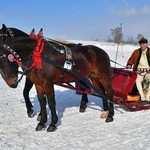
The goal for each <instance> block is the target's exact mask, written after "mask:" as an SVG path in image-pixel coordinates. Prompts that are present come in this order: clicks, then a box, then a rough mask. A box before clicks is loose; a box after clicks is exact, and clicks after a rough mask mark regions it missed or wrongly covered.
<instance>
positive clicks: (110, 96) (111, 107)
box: [101, 75, 114, 122]
mask: <svg viewBox="0 0 150 150" xmlns="http://www.w3.org/2000/svg"><path fill="white" fill-rule="evenodd" d="M101 83H102V85H103V87H104V89H105V91H106V96H107V97H108V100H103V104H104V110H105V111H107V109H108V116H107V118H106V120H105V121H106V122H112V121H113V116H114V105H113V89H112V87H111V83H110V79H109V77H107V76H105V75H102V76H101ZM107 105H108V106H107Z"/></svg>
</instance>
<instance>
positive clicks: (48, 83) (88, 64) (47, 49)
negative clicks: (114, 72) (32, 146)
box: [0, 38, 114, 131]
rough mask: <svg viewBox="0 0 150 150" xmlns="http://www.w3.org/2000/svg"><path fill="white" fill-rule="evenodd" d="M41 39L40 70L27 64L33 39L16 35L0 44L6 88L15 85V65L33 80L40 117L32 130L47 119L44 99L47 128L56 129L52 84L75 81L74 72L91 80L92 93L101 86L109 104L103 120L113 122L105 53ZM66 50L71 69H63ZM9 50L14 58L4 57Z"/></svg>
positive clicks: (37, 128)
mask: <svg viewBox="0 0 150 150" xmlns="http://www.w3.org/2000/svg"><path fill="white" fill-rule="evenodd" d="M43 41H44V49H43V52H42V54H41V56H42V60H43V61H42V62H41V63H40V66H41V67H42V68H40V69H37V68H36V67H35V66H34V67H33V68H31V67H29V66H30V65H31V64H32V63H33V59H34V58H32V56H33V50H34V49H35V47H37V40H36V39H30V38H16V39H15V40H12V41H11V42H10V43H9V44H7V46H3V45H2V46H1V47H0V64H2V65H1V66H0V69H1V72H2V74H3V77H4V76H5V77H4V80H5V82H6V83H7V84H8V85H9V86H10V87H13V88H14V87H17V85H18V82H17V80H16V77H15V76H16V75H17V73H18V65H20V66H21V67H22V68H23V70H25V74H26V76H27V77H29V79H30V80H31V81H32V82H34V83H35V86H36V90H37V91H38V93H39V95H38V99H39V101H40V106H41V120H40V122H39V123H38V125H37V127H36V130H37V131H39V130H42V129H43V128H45V123H46V122H47V113H46V98H47V101H48V105H49V107H50V110H51V123H50V125H49V127H48V128H47V131H54V130H55V129H56V124H57V121H58V117H57V114H56V107H55V105H56V103H55V95H54V84H60V82H61V83H70V82H76V81H78V80H79V78H78V77H77V76H78V75H79V76H80V77H88V78H89V79H90V80H91V82H92V89H93V90H94V91H95V93H98V94H99V93H101V88H102V87H103V89H104V90H105V93H104V94H106V96H107V100H108V103H109V104H108V105H107V108H105V109H107V110H108V116H107V119H106V122H111V121H113V115H114V108H113V103H112V102H111V101H112V97H113V90H112V87H111V66H110V59H109V56H108V55H107V53H106V52H105V51H104V50H102V49H100V48H98V47H95V46H92V45H87V46H76V47H74V46H71V45H68V46H62V45H59V44H56V43H53V42H47V41H46V40H43ZM8 46H9V47H8ZM64 47H65V48H64ZM58 49H59V50H62V49H64V51H65V52H64V53H61V51H58ZM66 49H69V52H70V51H71V53H72V56H71V57H72V59H71V60H69V62H71V63H72V69H71V70H68V69H66V68H64V63H65V62H66V59H68V58H66V51H67V50H66ZM14 51H15V52H14ZM10 53H11V56H12V55H13V56H14V58H15V59H14V60H15V61H11V60H10V59H9V60H8V59H7V58H8V57H9V56H10ZM13 56H12V57H13ZM40 59H41V58H40ZM16 62H17V63H16ZM6 77H7V78H6ZM98 91H99V92H98ZM45 95H46V97H45ZM101 96H102V94H101ZM103 98H105V96H103ZM105 100H106V99H105Z"/></svg>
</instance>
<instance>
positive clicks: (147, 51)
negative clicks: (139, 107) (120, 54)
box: [126, 38, 150, 102]
mask: <svg viewBox="0 0 150 150" xmlns="http://www.w3.org/2000/svg"><path fill="white" fill-rule="evenodd" d="M139 45H140V48H138V49H136V50H134V52H133V53H132V55H131V56H130V58H129V59H128V61H127V65H126V68H127V69H132V67H133V71H136V72H137V79H136V86H137V89H138V91H139V94H140V97H141V101H149V102H150V84H147V89H146V93H145V92H144V91H145V90H144V89H143V88H145V87H144V86H143V83H144V82H145V81H147V83H150V48H149V47H148V40H147V39H146V38H141V39H140V41H139ZM143 81H144V82H143Z"/></svg>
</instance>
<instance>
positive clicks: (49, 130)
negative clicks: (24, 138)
mask: <svg viewBox="0 0 150 150" xmlns="http://www.w3.org/2000/svg"><path fill="white" fill-rule="evenodd" d="M56 129H57V127H56V126H49V127H48V128H47V132H53V131H55V130H56Z"/></svg>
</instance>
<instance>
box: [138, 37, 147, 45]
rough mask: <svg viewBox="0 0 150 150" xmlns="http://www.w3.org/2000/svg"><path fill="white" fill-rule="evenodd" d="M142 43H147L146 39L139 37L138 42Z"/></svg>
mask: <svg viewBox="0 0 150 150" xmlns="http://www.w3.org/2000/svg"><path fill="white" fill-rule="evenodd" d="M142 43H148V40H147V39H145V38H141V39H140V40H139V44H142Z"/></svg>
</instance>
